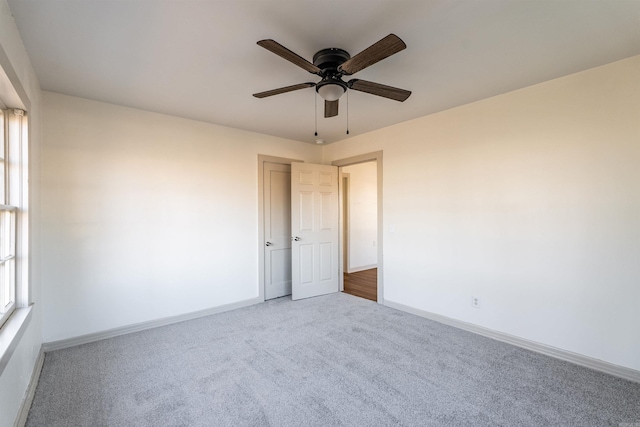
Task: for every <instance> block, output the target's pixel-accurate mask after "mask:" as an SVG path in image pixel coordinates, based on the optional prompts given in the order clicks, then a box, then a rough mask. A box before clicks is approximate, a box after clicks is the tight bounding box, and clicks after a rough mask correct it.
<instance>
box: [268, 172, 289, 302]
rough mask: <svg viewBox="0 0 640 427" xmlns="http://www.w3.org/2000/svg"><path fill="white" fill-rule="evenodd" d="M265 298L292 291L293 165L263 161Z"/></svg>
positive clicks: (283, 294) (280, 295) (279, 295)
mask: <svg viewBox="0 0 640 427" xmlns="http://www.w3.org/2000/svg"><path fill="white" fill-rule="evenodd" d="M263 178H264V179H263V185H264V188H263V191H264V193H263V194H264V240H265V248H264V276H265V286H264V298H265V299H273V298H279V297H282V296H285V295H290V294H291V208H290V206H291V166H290V165H285V164H278V163H268V162H265V164H264V177H263Z"/></svg>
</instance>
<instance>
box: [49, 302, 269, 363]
mask: <svg viewBox="0 0 640 427" xmlns="http://www.w3.org/2000/svg"><path fill="white" fill-rule="evenodd" d="M261 302H263V300H262V299H260V298H259V297H256V298H251V299H248V300H244V301H238V302H234V303H231V304H225V305H221V306H218V307H213V308H208V309H205V310H200V311H194V312H191V313H186V314H180V315H177V316H171V317H164V318H162V319H156V320H150V321H148V322H141V323H136V324H133V325H128V326H122V327H120V328H114V329H108V330H106V331H101V332H95V333H92V334H87V335H81V336H79V337H73V338H68V339H64V340H58V341H51V342H47V343H44V344H43V348H44V351H45V352H48V351H54V350H61V349H63V348H69V347H75V346H77V345H81V344H87V343H90V342H94V341H100V340H104V339H107V338H113V337H117V336H120V335H126V334H130V333H133V332H139V331H144V330H146V329H152V328H157V327H159V326H165V325H171V324H173V323H179V322H184V321H185V320H192V319H197V318H199V317H205V316H210V315H212V314H217V313H223V312H225V311H230V310H235V309H237V308H243V307H248V306H250V305H254V304H258V303H261Z"/></svg>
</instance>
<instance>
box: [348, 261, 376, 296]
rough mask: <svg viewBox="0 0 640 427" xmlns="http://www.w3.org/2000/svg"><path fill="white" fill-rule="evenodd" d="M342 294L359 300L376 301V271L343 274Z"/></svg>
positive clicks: (373, 269) (374, 269)
mask: <svg viewBox="0 0 640 427" xmlns="http://www.w3.org/2000/svg"><path fill="white" fill-rule="evenodd" d="M344 292H345V293H347V294H350V295H354V296H357V297H360V298H366V299H370V300H371V301H378V269H377V268H372V269H370V270H364V271H358V272H356V273H351V274H349V273H344Z"/></svg>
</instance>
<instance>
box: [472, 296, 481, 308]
mask: <svg viewBox="0 0 640 427" xmlns="http://www.w3.org/2000/svg"><path fill="white" fill-rule="evenodd" d="M471 307H473V308H480V297H473V296H472V297H471Z"/></svg>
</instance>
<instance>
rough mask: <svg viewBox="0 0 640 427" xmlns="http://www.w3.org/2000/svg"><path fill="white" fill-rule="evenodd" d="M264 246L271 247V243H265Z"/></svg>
mask: <svg viewBox="0 0 640 427" xmlns="http://www.w3.org/2000/svg"><path fill="white" fill-rule="evenodd" d="M265 245H266V246H273V243H271V242H267V243H265Z"/></svg>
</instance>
